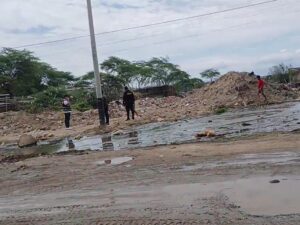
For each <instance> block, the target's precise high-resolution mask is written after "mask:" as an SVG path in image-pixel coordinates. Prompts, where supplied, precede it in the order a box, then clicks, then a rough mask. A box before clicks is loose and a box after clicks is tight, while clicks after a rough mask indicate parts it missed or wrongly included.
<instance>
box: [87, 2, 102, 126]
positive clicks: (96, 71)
mask: <svg viewBox="0 0 300 225" xmlns="http://www.w3.org/2000/svg"><path fill="white" fill-rule="evenodd" d="M87 9H88V16H89V26H90V36H91V47H92V54H93V62H94V75H95V81H96V94H97V103H98V112H99V120H100V125H105V115H104V105H103V96H102V88H101V79H100V72H99V63H98V56H97V46H96V39H95V31H94V22H93V12H92V4H91V0H87Z"/></svg>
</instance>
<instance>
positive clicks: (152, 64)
mask: <svg viewBox="0 0 300 225" xmlns="http://www.w3.org/2000/svg"><path fill="white" fill-rule="evenodd" d="M101 68H102V70H104V71H105V72H106V73H107V74H111V75H113V76H114V77H116V78H118V81H119V82H121V84H122V85H123V86H125V85H126V86H130V87H137V88H141V87H146V86H161V85H174V86H175V87H177V88H178V89H179V91H184V90H190V89H193V88H195V87H200V86H202V85H203V84H204V82H203V81H202V80H201V79H196V78H192V79H191V78H190V75H189V74H188V73H186V72H184V71H182V70H181V69H180V68H179V67H178V66H177V65H174V64H172V63H170V62H169V61H168V59H167V58H152V59H150V60H149V61H139V62H130V61H127V60H124V59H120V58H117V57H110V58H109V59H107V60H106V61H104V62H103V63H102V64H101Z"/></svg>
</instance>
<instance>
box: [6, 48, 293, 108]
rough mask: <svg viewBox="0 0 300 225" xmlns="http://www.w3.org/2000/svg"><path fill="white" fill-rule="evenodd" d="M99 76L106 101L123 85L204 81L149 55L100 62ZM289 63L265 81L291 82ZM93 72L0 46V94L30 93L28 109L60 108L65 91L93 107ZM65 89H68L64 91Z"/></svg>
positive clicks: (184, 86) (184, 87)
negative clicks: (31, 99)
mask: <svg viewBox="0 0 300 225" xmlns="http://www.w3.org/2000/svg"><path fill="white" fill-rule="evenodd" d="M100 67H101V70H102V73H101V79H102V85H103V90H104V93H105V95H106V96H107V98H108V99H109V100H114V99H118V98H119V97H120V95H121V94H122V91H123V87H124V86H129V87H131V88H142V87H149V86H161V85H172V86H174V87H175V88H176V89H177V91H178V92H186V91H190V90H192V89H195V88H200V87H202V86H203V85H204V84H205V82H204V81H203V80H202V79H199V78H192V77H191V76H190V75H189V74H188V73H187V72H185V71H183V70H181V69H180V67H179V66H178V65H175V64H173V63H171V62H169V60H168V58H152V59H150V60H148V61H136V62H131V61H128V60H125V59H121V58H118V57H110V58H109V59H107V60H105V61H104V62H103V63H102V64H101V65H100ZM289 68H290V66H286V65H284V64H280V65H278V66H274V67H272V68H271V69H270V73H269V76H267V79H268V80H271V81H275V82H281V83H288V82H290V81H291V77H292V76H291V72H290V70H289ZM218 76H220V73H219V72H218V71H217V70H215V69H208V70H205V71H203V72H201V73H200V77H202V78H203V79H205V80H208V81H213V80H214V79H215V78H216V77H218ZM94 83H95V82H94V74H93V72H89V73H87V74H85V75H82V76H80V77H74V76H73V75H72V74H71V73H69V72H64V71H59V70H57V69H55V68H53V67H52V66H51V65H49V64H47V63H45V62H42V61H41V60H40V59H39V58H37V57H35V56H34V55H33V53H32V52H30V51H27V50H21V51H19V50H16V49H11V48H3V49H2V50H1V52H0V94H1V93H2V94H3V93H4V94H10V96H12V97H14V96H33V97H34V99H35V100H34V102H33V104H32V105H31V106H30V110H31V111H36V110H39V109H43V108H60V99H61V98H62V97H63V96H64V95H65V94H67V93H68V94H70V95H71V96H73V101H72V102H73V106H74V107H75V108H76V109H78V110H82V111H83V110H86V109H89V108H91V107H95V106H96V96H95V91H94V90H93V88H94ZM67 90H68V91H67Z"/></svg>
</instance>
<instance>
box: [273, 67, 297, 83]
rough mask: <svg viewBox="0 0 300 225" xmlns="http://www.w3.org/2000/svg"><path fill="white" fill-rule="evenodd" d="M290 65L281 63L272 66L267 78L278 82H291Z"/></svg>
mask: <svg viewBox="0 0 300 225" xmlns="http://www.w3.org/2000/svg"><path fill="white" fill-rule="evenodd" d="M291 67H292V66H291V65H289V66H287V65H285V64H283V63H281V64H279V65H276V66H273V67H272V68H270V70H269V75H268V76H267V79H268V80H270V81H273V82H278V83H289V82H291V79H292V78H291V77H292V73H293V72H292V71H291V70H290V68H291Z"/></svg>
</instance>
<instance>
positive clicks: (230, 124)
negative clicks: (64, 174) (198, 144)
mask: <svg viewBox="0 0 300 225" xmlns="http://www.w3.org/2000/svg"><path fill="white" fill-rule="evenodd" d="M299 121H300V102H294V103H286V104H281V105H272V106H267V107H263V108H256V109H253V108H248V109H237V110H232V111H230V112H227V113H225V114H222V115H211V116H207V117H202V118H198V119H191V120H183V121H178V122H173V123H167V122H162V123H152V124H146V125H142V126H138V127H136V128H135V129H134V130H127V131H122V132H120V133H119V134H118V135H111V134H109V135H103V136H100V135H97V136H92V137H83V138H82V139H80V140H73V141H72V143H71V144H70V143H69V142H70V140H68V139H66V140H64V141H61V142H60V143H56V144H49V145H46V146H45V145H40V146H37V147H32V148H30V149H31V150H34V151H38V152H39V151H41V152H43V151H46V152H61V151H68V150H70V149H75V150H103V151H113V150H116V151H118V150H127V149H136V148H144V147H151V146H157V145H168V144H181V143H187V142H191V141H196V139H195V134H196V133H198V132H199V131H201V130H204V129H206V128H211V129H213V130H215V131H216V133H217V134H219V135H222V136H224V137H225V138H231V137H239V136H242V135H251V134H255V133H265V132H274V131H286V132H287V131H293V130H296V129H299ZM245 124H247V126H243V125H245ZM209 140H210V139H205V138H204V139H201V141H209ZM70 147H71V148H70ZM31 150H30V151H31ZM0 151H1V149H0Z"/></svg>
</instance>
